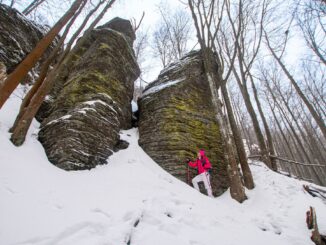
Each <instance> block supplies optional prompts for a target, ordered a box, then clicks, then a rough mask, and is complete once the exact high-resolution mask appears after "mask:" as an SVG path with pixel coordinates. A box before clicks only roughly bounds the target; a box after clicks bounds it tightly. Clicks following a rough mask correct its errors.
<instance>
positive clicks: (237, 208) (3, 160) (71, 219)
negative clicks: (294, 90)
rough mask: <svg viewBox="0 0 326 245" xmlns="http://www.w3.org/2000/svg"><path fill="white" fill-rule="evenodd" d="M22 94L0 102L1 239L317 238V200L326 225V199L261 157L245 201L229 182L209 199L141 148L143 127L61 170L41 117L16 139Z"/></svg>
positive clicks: (177, 241)
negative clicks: (118, 146)
mask: <svg viewBox="0 0 326 245" xmlns="http://www.w3.org/2000/svg"><path fill="white" fill-rule="evenodd" d="M20 101H21V100H20V99H19V98H17V97H11V98H10V99H9V101H8V102H7V103H6V104H5V106H4V107H3V108H2V109H1V110H0V149H1V150H0V197H1V202H0V217H1V219H0V244H6V245H11V244H20V245H30V244H33V245H34V244H35V245H45V244H51V245H52V244H55V245H70V244H71V245H74V244H80V245H83V244H85V245H89V244H92V245H93V244H95V245H97V244H98V245H100V244H106V245H117V244H120V245H122V244H131V245H154V244H155V245H167V244H169V245H211V244H222V245H224V244H225V245H226V244H227V245H233V244H237V245H238V244H239V243H241V244H245V245H247V244H250V245H253V244H265V245H275V244H277V245H285V244H287V245H290V244H293V245H294V244H295V245H307V244H308V245H309V244H311V245H313V243H312V242H311V241H310V231H309V230H308V229H307V228H306V224H305V212H306V211H307V210H308V208H309V206H314V207H315V208H316V212H317V218H318V224H319V227H320V231H321V232H322V233H326V205H325V203H323V202H322V201H321V200H320V199H317V198H313V197H311V196H310V195H308V194H306V193H305V192H304V191H303V189H302V184H303V183H305V182H301V181H298V180H295V179H291V178H288V177H286V176H283V175H280V174H276V173H274V172H271V171H270V170H269V169H267V168H266V167H265V166H264V165H263V164H262V163H259V162H256V163H254V164H253V165H251V169H252V172H253V175H254V180H255V183H256V187H255V189H254V190H251V191H248V190H247V191H246V193H247V195H248V198H249V199H248V200H247V201H245V202H244V203H243V204H239V203H237V202H236V201H234V200H233V199H231V197H230V195H229V192H228V191H227V192H226V193H224V194H223V195H222V196H220V197H218V198H214V199H213V198H209V197H207V196H205V195H202V194H200V193H198V192H197V191H196V190H194V189H193V188H191V187H190V186H188V185H186V184H185V183H183V182H181V181H179V180H177V179H175V178H174V177H173V176H171V175H170V174H168V173H167V172H165V171H164V170H162V169H161V168H160V167H159V166H158V165H157V164H156V163H155V162H154V161H153V160H152V159H151V158H150V157H149V156H148V155H147V154H146V153H145V152H144V151H143V150H142V149H141V148H140V147H139V145H138V131H137V129H135V128H133V129H131V130H128V131H122V132H121V138H122V139H124V140H126V141H128V142H129V143H130V144H129V147H128V148H127V149H125V150H121V151H119V152H117V153H114V154H113V155H112V156H111V157H110V158H109V159H108V164H107V165H102V166H98V167H96V168H95V169H92V170H86V171H75V172H66V171H64V170H61V169H59V168H57V167H55V166H53V165H52V164H51V163H49V162H48V160H47V157H46V155H45V152H44V150H43V148H42V146H41V144H40V143H39V142H38V140H37V139H36V133H37V131H38V127H39V124H38V123H37V122H36V121H35V120H34V121H33V123H32V126H31V129H30V130H29V132H28V136H27V139H26V142H25V143H24V144H23V145H22V146H21V147H15V146H13V145H12V144H11V142H10V141H9V136H10V135H9V133H8V132H7V131H8V129H9V128H10V126H11V125H12V123H13V121H14V118H15V115H16V114H17V112H18V108H19V102H20ZM76 150H78V149H76Z"/></svg>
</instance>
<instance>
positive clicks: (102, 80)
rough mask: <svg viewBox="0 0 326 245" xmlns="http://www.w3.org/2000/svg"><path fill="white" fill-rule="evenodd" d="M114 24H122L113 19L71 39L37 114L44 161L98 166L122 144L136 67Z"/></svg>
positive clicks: (125, 40)
mask: <svg viewBox="0 0 326 245" xmlns="http://www.w3.org/2000/svg"><path fill="white" fill-rule="evenodd" d="M117 22H123V23H126V21H125V20H122V19H119V18H118V19H114V20H113V21H111V22H110V23H111V24H110V23H108V24H106V25H105V26H102V27H99V28H97V29H95V30H93V31H91V32H90V33H89V34H86V35H85V36H84V37H82V38H81V39H80V40H79V41H78V42H77V44H76V46H75V47H74V49H73V50H72V51H71V53H70V54H69V55H68V57H67V60H65V61H64V62H65V69H64V70H63V71H62V72H61V73H60V74H59V75H58V76H57V77H56V81H55V83H56V87H55V88H54V90H55V91H54V92H52V93H51V95H50V96H49V97H50V99H48V102H50V103H48V104H47V110H48V111H47V113H43V114H46V115H45V119H44V120H43V121H42V123H41V130H40V132H39V140H40V141H41V143H42V144H43V146H44V148H45V151H46V153H47V156H48V158H49V160H50V161H51V162H52V163H53V164H55V165H56V166H58V167H60V168H63V169H65V170H81V169H90V168H93V167H95V166H96V165H99V164H104V163H106V159H107V158H108V157H109V156H110V155H111V154H112V152H113V151H114V150H118V149H119V148H125V147H126V145H125V144H124V142H121V141H120V139H119V131H120V129H127V128H129V127H130V125H131V117H132V115H131V103H130V102H131V100H132V96H133V83H134V81H135V80H136V79H137V78H138V76H139V74H140V70H139V67H138V64H137V62H136V60H135V57H134V52H133V50H132V46H131V45H132V42H133V40H134V38H132V37H129V36H127V34H125V33H123V30H115V29H114V27H115V25H117V26H119V25H118V24H119V23H117ZM127 22H128V23H129V27H130V29H131V25H130V22H129V21H127ZM113 24H114V25H113ZM131 30H132V29H131Z"/></svg>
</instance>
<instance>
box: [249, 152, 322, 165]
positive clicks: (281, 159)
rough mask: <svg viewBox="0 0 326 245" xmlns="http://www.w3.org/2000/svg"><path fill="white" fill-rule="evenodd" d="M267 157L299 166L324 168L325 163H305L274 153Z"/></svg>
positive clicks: (254, 156) (253, 156)
mask: <svg viewBox="0 0 326 245" xmlns="http://www.w3.org/2000/svg"><path fill="white" fill-rule="evenodd" d="M261 157H262V156H261V155H252V156H248V158H261ZM269 157H271V158H275V159H277V160H280V161H283V162H288V163H294V164H298V165H301V166H308V167H312V166H314V167H322V168H326V165H322V164H307V163H301V162H297V161H293V160H290V159H285V158H282V157H279V156H274V155H269Z"/></svg>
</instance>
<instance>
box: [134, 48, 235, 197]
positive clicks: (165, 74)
mask: <svg viewBox="0 0 326 245" xmlns="http://www.w3.org/2000/svg"><path fill="white" fill-rule="evenodd" d="M203 71H204V69H203V62H202V59H201V55H200V52H199V51H193V52H191V53H189V54H188V55H186V56H185V57H183V58H182V59H181V60H180V61H179V62H176V63H174V64H171V65H170V66H169V67H167V68H166V69H165V70H163V71H162V72H161V73H160V75H159V77H158V79H157V80H156V81H154V82H153V83H151V84H150V85H149V86H148V87H146V89H145V91H144V93H143V96H142V98H141V99H140V100H139V110H140V111H139V115H140V119H139V136H140V139H139V144H140V145H141V146H142V148H143V149H144V150H145V151H146V153H147V154H148V155H149V156H151V157H152V158H153V159H154V160H155V161H156V162H157V163H158V164H159V165H160V166H161V167H163V168H164V169H165V170H166V171H168V172H169V173H171V174H172V175H174V176H175V177H177V178H179V179H180V180H183V181H186V180H187V164H186V162H185V161H186V159H187V158H191V159H195V158H196V153H197V152H198V150H199V149H205V151H206V153H207V156H208V157H209V159H210V160H211V162H212V165H213V173H212V186H213V191H214V193H215V195H218V194H220V193H222V192H223V191H224V190H225V189H226V188H227V187H228V185H229V179H228V175H227V167H226V164H225V163H224V157H223V146H222V143H221V140H220V134H219V126H218V123H217V121H216V116H215V115H216V114H215V112H214V108H213V104H212V101H211V94H210V90H209V84H208V81H207V79H206V76H205V74H204V73H203ZM193 174H195V173H193Z"/></svg>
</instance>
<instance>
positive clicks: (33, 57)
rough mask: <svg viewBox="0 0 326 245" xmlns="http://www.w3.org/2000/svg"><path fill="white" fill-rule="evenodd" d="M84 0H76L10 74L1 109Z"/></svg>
mask: <svg viewBox="0 0 326 245" xmlns="http://www.w3.org/2000/svg"><path fill="white" fill-rule="evenodd" d="M83 1H84V0H75V2H74V3H73V4H72V6H71V7H70V9H69V10H68V11H67V12H66V14H65V15H64V16H63V17H61V19H60V20H59V21H58V22H57V23H56V24H55V26H54V27H52V28H51V30H50V31H49V32H48V33H47V34H46V35H45V36H44V37H43V38H42V39H41V40H40V41H39V42H38V43H37V45H36V47H35V48H34V49H33V50H32V51H31V52H30V53H29V54H28V55H27V56H26V58H25V59H24V60H23V61H22V62H21V63H20V64H19V65H18V66H17V67H16V69H15V70H14V71H13V72H12V73H11V74H9V76H8V78H7V79H6V80H5V82H4V84H3V85H2V86H1V88H0V109H1V108H2V106H3V104H4V103H5V102H6V100H7V99H8V98H9V96H10V95H11V93H12V92H13V91H14V90H15V88H16V87H17V86H18V84H19V83H20V82H21V80H22V79H23V78H24V77H25V76H26V75H27V73H28V71H29V70H30V69H31V68H32V67H33V66H34V65H35V64H36V62H37V61H38V59H39V58H40V57H41V56H42V55H43V53H44V51H45V50H46V49H47V47H48V46H49V45H50V44H51V43H52V41H53V39H54V38H55V37H56V36H57V35H58V33H59V32H60V30H61V29H62V27H63V26H65V25H66V23H67V22H68V21H69V20H70V19H71V18H72V16H73V15H74V14H75V13H76V11H77V10H78V8H79V7H80V6H81V4H82V3H83Z"/></svg>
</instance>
